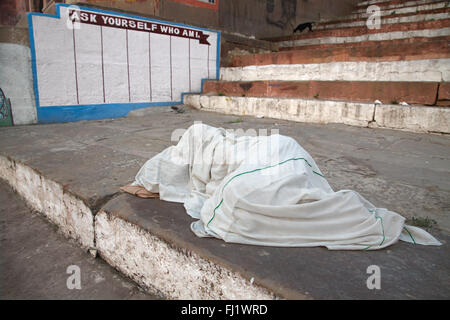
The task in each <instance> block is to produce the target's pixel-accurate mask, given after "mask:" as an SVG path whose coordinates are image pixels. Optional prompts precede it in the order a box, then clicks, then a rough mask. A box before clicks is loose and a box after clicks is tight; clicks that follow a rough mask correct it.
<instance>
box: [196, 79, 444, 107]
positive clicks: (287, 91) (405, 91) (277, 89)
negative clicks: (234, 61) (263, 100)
mask: <svg viewBox="0 0 450 320" xmlns="http://www.w3.org/2000/svg"><path fill="white" fill-rule="evenodd" d="M438 88H439V83H436V82H370V81H249V82H239V81H236V82H227V81H212V80H208V81H205V82H204V83H203V91H202V93H203V94H206V93H215V94H225V95H229V96H239V97H242V96H246V97H272V98H275V97H276V98H310V99H312V98H317V99H324V100H344V101H355V102H374V101H375V100H381V101H382V102H383V103H388V104H389V103H394V102H402V101H405V102H407V103H409V104H420V105H434V104H436V97H437V96H438ZM444 89H445V90H447V91H445V92H446V93H444V95H443V98H445V97H448V87H447V86H445V88H443V90H444Z"/></svg>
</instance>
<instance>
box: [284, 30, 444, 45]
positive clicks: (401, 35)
mask: <svg viewBox="0 0 450 320" xmlns="http://www.w3.org/2000/svg"><path fill="white" fill-rule="evenodd" d="M448 36H450V27H446V28H435V29H419V30H403V31H401V30H399V31H392V32H383V33H368V32H365V33H364V34H362V35H358V36H342V37H336V36H329V37H322V38H310V39H301V40H290V41H282V42H278V46H279V48H280V49H281V48H296V47H304V46H314V45H325V44H349V43H351V44H354V43H358V42H380V41H390V40H401V39H412V38H428V39H433V38H439V37H448Z"/></svg>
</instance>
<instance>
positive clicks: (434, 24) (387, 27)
mask: <svg viewBox="0 0 450 320" xmlns="http://www.w3.org/2000/svg"><path fill="white" fill-rule="evenodd" d="M448 27H450V19H445V20H436V21H421V22H410V23H395V24H382V25H381V27H380V29H374V30H370V29H368V28H367V26H361V27H351V28H340V29H327V30H318V31H315V32H306V33H305V32H304V33H302V34H298V35H292V36H286V37H280V38H278V39H279V40H278V41H280V43H284V42H287V41H297V40H306V39H317V38H328V37H357V36H361V35H365V34H382V33H391V32H399V31H401V32H406V31H420V30H432V29H444V28H448Z"/></svg>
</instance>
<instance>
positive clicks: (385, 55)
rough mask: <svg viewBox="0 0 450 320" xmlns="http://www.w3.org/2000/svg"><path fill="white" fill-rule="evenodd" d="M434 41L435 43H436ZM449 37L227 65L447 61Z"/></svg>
mask: <svg viewBox="0 0 450 320" xmlns="http://www.w3.org/2000/svg"><path fill="white" fill-rule="evenodd" d="M436 39H438V40H436ZM449 40H450V37H442V38H435V39H433V41H430V39H427V41H418V40H417V39H416V41H410V39H402V40H393V41H384V42H375V43H374V42H366V43H365V45H363V44H356V45H353V44H352V45H351V46H349V45H348V44H342V45H319V46H314V47H312V46H308V47H306V48H302V49H301V50H289V51H280V52H271V53H262V54H251V55H242V56H236V57H234V58H233V61H232V64H231V66H233V67H243V66H250V65H270V64H311V63H327V62H343V61H401V60H421V59H442V58H450V47H449V43H450V41H449Z"/></svg>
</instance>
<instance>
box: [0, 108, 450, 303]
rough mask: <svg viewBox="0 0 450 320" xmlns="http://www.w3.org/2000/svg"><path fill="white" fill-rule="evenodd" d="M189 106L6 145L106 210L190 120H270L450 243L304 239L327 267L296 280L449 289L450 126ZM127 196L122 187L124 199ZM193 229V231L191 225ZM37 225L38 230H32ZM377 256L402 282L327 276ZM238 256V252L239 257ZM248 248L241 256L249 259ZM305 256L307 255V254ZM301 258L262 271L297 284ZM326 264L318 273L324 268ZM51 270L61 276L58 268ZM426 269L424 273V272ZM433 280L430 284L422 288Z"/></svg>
mask: <svg viewBox="0 0 450 320" xmlns="http://www.w3.org/2000/svg"><path fill="white" fill-rule="evenodd" d="M184 110H185V112H184V113H176V112H174V111H173V110H171V109H170V108H167V107H158V108H150V109H146V110H138V111H136V112H133V113H132V114H131V115H129V116H128V117H127V118H122V119H115V120H101V121H89V122H86V121H85V122H77V123H67V124H52V125H34V126H23V127H12V128H0V137H1V139H0V154H3V155H6V156H9V157H12V158H13V159H15V160H17V161H21V162H24V163H26V164H27V165H28V166H31V167H33V168H36V169H38V171H39V172H40V173H41V174H42V175H43V176H45V177H46V178H49V179H51V180H54V181H57V182H59V183H61V184H62V185H64V188H65V189H67V190H69V191H71V192H72V193H74V194H77V195H78V196H80V197H81V198H83V199H84V200H85V202H86V203H88V204H89V206H90V207H91V209H92V210H93V212H94V213H96V211H97V210H98V209H99V208H101V207H102V206H104V205H105V204H106V203H107V202H108V201H109V200H110V199H111V198H113V197H115V196H117V195H118V194H119V193H120V191H119V187H120V186H122V185H125V184H127V183H129V182H131V181H133V179H134V176H135V174H136V173H137V171H138V170H139V168H140V167H141V166H142V164H144V162H145V161H146V160H147V159H148V158H150V157H152V156H154V155H155V154H157V153H158V152H160V151H162V150H163V149H165V148H166V147H168V146H170V145H172V144H173V143H174V142H171V136H172V134H173V133H174V132H176V130H177V129H186V128H188V127H189V126H190V125H191V124H193V123H194V122H195V121H201V122H203V123H205V124H209V125H212V126H216V127H224V128H230V129H243V130H244V131H246V130H248V129H255V130H256V131H258V130H259V129H267V131H268V134H270V133H275V132H274V131H271V130H277V131H278V132H279V133H280V134H283V135H288V136H291V137H293V138H295V139H296V140H297V141H298V142H299V143H300V144H301V145H302V146H303V147H304V148H305V149H306V150H307V151H308V152H310V154H311V155H312V156H313V158H314V159H315V160H316V162H317V164H318V165H319V167H320V169H321V170H322V172H323V173H324V175H325V177H326V178H327V180H328V181H329V182H330V184H331V185H332V187H333V188H334V189H335V190H340V189H353V190H356V191H358V192H360V193H361V194H362V195H363V196H364V197H365V198H367V199H368V200H369V201H371V202H372V203H373V204H374V205H376V206H378V207H386V208H388V209H390V210H392V211H396V212H398V213H400V214H401V215H403V216H405V217H407V218H409V219H412V218H420V219H419V220H418V221H419V222H424V221H425V222H428V224H429V226H430V228H429V231H430V232H431V233H432V234H433V235H435V236H436V237H437V238H438V239H439V240H441V241H443V243H444V246H442V247H439V248H430V249H428V248H426V247H419V248H410V246H409V245H407V244H398V245H394V246H395V248H394V247H393V249H392V251H390V250H386V251H384V250H383V251H382V252H379V253H374V254H373V255H364V256H361V257H360V255H358V254H357V253H351V252H338V253H330V252H328V251H326V250H325V249H323V248H308V249H304V250H302V252H303V253H304V254H305V256H304V257H305V258H307V259H310V260H311V261H312V260H314V259H315V260H314V261H315V262H316V264H317V266H318V267H317V268H313V269H314V270H310V268H307V270H308V272H312V273H313V274H311V275H309V276H308V277H307V279H306V280H305V279H297V280H298V281H294V282H295V284H297V283H298V284H299V285H300V286H304V287H307V288H306V289H305V288H302V289H305V290H309V292H312V293H315V294H313V295H312V296H313V297H315V298H320V297H322V298H327V297H328V298H333V297H340V298H355V297H363V296H364V297H366V298H371V297H378V298H383V297H384V298H406V297H412V298H413V297H416V298H417V297H421V298H427V297H432V296H434V295H435V296H436V297H438V298H445V297H447V298H448V296H449V293H448V292H449V289H450V287H448V286H446V285H445V284H444V283H442V281H443V280H444V279H446V280H448V279H449V277H450V269H449V267H448V266H449V259H448V257H450V255H448V252H449V250H448V247H447V246H448V241H447V240H448V237H449V235H450V137H449V136H442V135H431V134H417V133H410V132H401V131H393V130H384V129H369V128H357V127H350V126H345V125H334V124H332V125H315V124H305V123H295V122H289V121H282V120H274V119H257V118H254V117H236V116H230V115H221V114H216V113H209V112H201V111H197V110H193V109H189V108H187V107H184ZM247 132H248V131H247ZM117 199H119V197H117V198H115V200H114V201H116V200H117ZM131 200H132V201H134V202H136V201H137V200H136V199H131ZM117 201H118V200H117ZM425 218H428V219H429V220H424V219H425ZM430 221H432V222H433V221H435V222H436V224H433V223H429V222H430ZM416 222H417V220H416ZM180 232H182V231H180ZM183 232H184V231H183ZM185 232H186V233H190V231H189V230H187V228H186V230H185ZM32 234H34V233H33V232H30V236H31V235H32ZM24 237H25V236H24ZM197 240H198V239H197ZM202 245H203V244H202ZM322 249H323V250H322ZM324 250H325V251H326V252H325V251H324ZM433 250H434V251H433ZM230 252H234V253H237V252H240V251H238V250H230ZM277 252H278V253H277V254H280V253H282V252H284V251H283V250H279V251H277ZM222 253H223V252H222ZM226 253H227V252H225V253H224V254H226ZM391 253H393V255H391ZM245 255H246V254H244V256H245ZM324 257H327V258H326V259H323V258H324ZM358 257H359V258H361V259H362V260H361V259H359V258H358ZM374 257H378V258H379V259H381V260H380V261H381V262H382V263H383V265H384V264H386V265H388V266H389V268H390V270H391V271H392V272H390V273H388V274H386V273H385V274H386V275H387V277H388V278H386V279H390V280H392V281H388V283H391V282H392V283H393V284H395V286H396V288H392V290H384V291H383V293H380V294H375V295H372V294H367V293H365V291H364V292H363V289H364V288H363V289H361V288H359V287H358V288H359V289H358V290H360V291H358V290H356V289H355V290H356V291H355V290H354V292H350V291H348V292H347V291H345V290H344V289H345V288H344V287H345V285H346V283H347V282H348V281H347V280H345V279H341V277H337V278H336V277H334V276H332V275H331V274H327V275H326V276H327V277H331V278H330V279H327V281H325V282H321V280H320V279H325V278H324V275H323V274H322V273H323V272H325V271H326V270H329V269H327V268H330V265H329V263H328V262H332V261H335V262H336V263H335V264H332V266H333V267H332V268H336V272H338V273H339V272H347V273H351V272H352V270H348V269H347V268H340V266H341V265H342V263H343V262H344V261H348V259H353V260H355V261H356V260H358V259H359V260H361V261H362V262H361V261H359V260H358V261H359V262H358V263H360V265H361V266H362V265H364V266H366V267H367V265H368V264H367V263H372V260H371V259H373V258H374ZM408 257H412V259H414V261H415V262H414V263H415V264H414V265H415V267H414V268H413V269H414V270H413V271H414V272H415V273H414V272H412V273H411V270H410V267H411V263H410V262H411V261H408ZM231 258H232V257H231ZM231 258H229V261H232V260H233V259H231ZM238 258H239V257H237V258H236V259H237V260H236V265H242V261H240V260H239V259H238ZM280 258H281V259H282V257H280ZM378 258H377V259H378ZM255 259H256V258H255ZM327 259H328V260H327ZM430 259H431V260H430ZM247 260H248V259H247ZM260 260H261V259H259V260H255V261H253V262H252V263H253V264H251V266H254V265H257V266H258V265H260V263H261V261H260ZM294 260H295V259H294ZM294 260H292V261H294ZM297 260H298V259H297ZM353 260H352V261H353ZM233 261H234V260H233ZM277 261H281V260H279V259H277ZM327 261H328V262H327ZM430 261H432V264H431V265H430ZM297 262H298V263H299V265H301V264H302V263H304V262H305V261H297ZM356 262H357V261H356ZM356 262H355V263H356ZM381 262H380V263H381ZM344 264H345V262H344ZM249 265H250V264H249ZM296 266H297V264H294V265H292V268H294V269H295V270H292V272H293V274H290V275H287V276H286V277H284V276H283V274H281V273H277V272H273V271H270V272H269V273H268V272H267V270H266V269H267V268H263V269H262V271H261V270H260V271H261V272H262V273H261V274H262V277H263V276H265V277H269V278H270V279H272V280H274V279H275V278H277V277H280V279H278V278H277V279H276V280H277V281H279V282H280V283H282V281H285V282H286V284H285V285H286V286H288V284H289V283H291V282H292V279H293V278H292V277H293V275H294V276H295V275H297V276H301V274H299V272H298V268H296ZM2 268H3V265H2ZM249 268H250V267H249ZM274 268H275V267H274ZM430 268H431V269H430ZM275 269H276V268H275ZM397 269H398V270H397ZM305 270H306V269H305ZM358 270H359V269H358ZM361 270H362V269H361ZM361 270H359V271H357V273H358V274H357V275H356V276H355V277H353V278H354V279H359V278H361V277H362V275H365V273H364V272H365V270H363V271H361ZM396 270H397V271H396ZM316 271H317V272H318V274H316V275H315V272H316ZM403 271H405V272H403ZM333 274H334V273H333ZM46 277H48V278H49V279H50V280H49V281H51V277H50V276H46ZM61 277H62V278H63V280H64V281H62V280H61V281H62V282H61V283H62V285H65V280H66V279H67V276H66V274H65V269H64V270H63V271H62V275H61ZM358 277H359V278H358ZM389 277H391V278H389ZM399 277H400V278H401V279H403V278H404V279H403V280H404V281H405V282H402V283H407V284H408V285H401V286H400V287H398V288H397V283H398V281H399V279H400V278H399ZM430 277H431V278H430ZM94 278H95V277H94ZM270 279H269V280H270ZM318 279H319V280H318ZM333 279H334V280H333ZM417 279H419V280H420V281H418V282H417V281H416V280H417ZM359 280H360V279H359ZM359 280H358V281H359ZM403 280H402V281H403ZM302 281H303V282H302ZM355 281H356V280H355ZM355 283H356V282H355ZM358 283H359V282H358ZM361 283H363V282H361ZM434 283H435V284H437V283H439V290H433V286H434ZM427 284H429V285H428V287H427V289H428V291H426V292H421V291H418V288H421V287H424V286H426V285H427ZM333 286H334V287H333ZM355 286H356V285H355ZM350 287H351V286H350ZM309 288H312V289H309ZM350 289H351V288H350ZM350 289H349V290H350ZM313 290H315V291H317V292H313ZM333 290H334V291H333ZM352 290H353V289H352ZM364 290H366V291H367V289H364ZM422 291H423V290H422ZM416 292H419V293H420V294H418V293H417V294H416ZM433 292H434V295H433V294H432V293H433ZM405 294H406V295H405Z"/></svg>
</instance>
